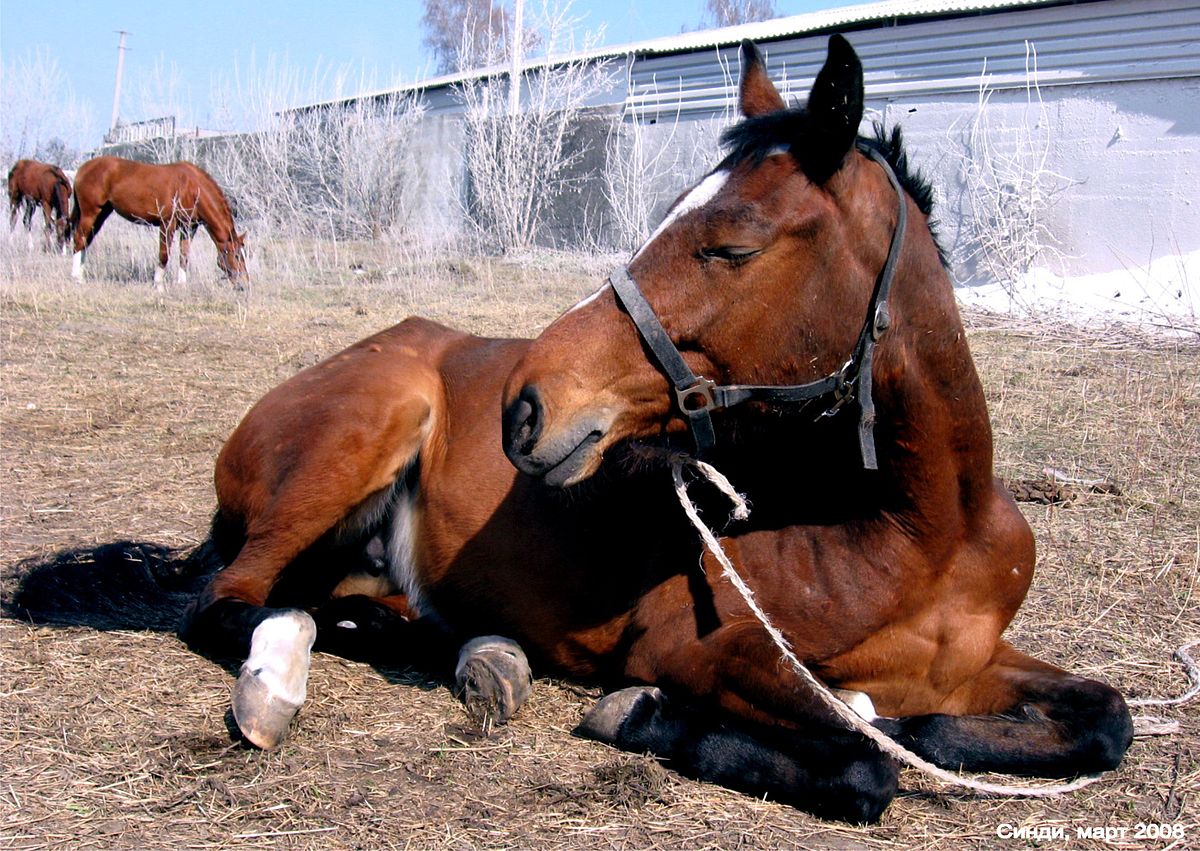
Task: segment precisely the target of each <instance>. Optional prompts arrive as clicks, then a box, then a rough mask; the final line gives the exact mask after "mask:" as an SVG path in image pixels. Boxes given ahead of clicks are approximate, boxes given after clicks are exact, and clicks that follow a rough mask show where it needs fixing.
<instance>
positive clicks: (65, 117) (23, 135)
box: [0, 49, 92, 167]
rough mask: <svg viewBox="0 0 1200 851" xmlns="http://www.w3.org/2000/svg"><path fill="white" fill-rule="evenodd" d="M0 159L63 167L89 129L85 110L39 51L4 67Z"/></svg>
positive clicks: (0, 95)
mask: <svg viewBox="0 0 1200 851" xmlns="http://www.w3.org/2000/svg"><path fill="white" fill-rule="evenodd" d="M0 89H2V91H0V103H3V104H4V106H3V109H0V157H2V158H3V161H4V162H12V161H13V160H17V159H20V158H21V157H33V158H35V159H40V160H47V161H49V162H53V163H55V164H56V165H60V166H63V167H69V166H71V165H72V164H73V160H75V159H76V158H77V156H78V151H77V150H76V149H75V147H74V146H75V145H78V144H81V143H82V142H83V140H84V139H85V138H86V136H87V135H88V133H89V131H90V130H91V126H92V120H91V119H92V116H91V112H90V110H89V109H88V108H87V106H85V105H84V104H82V103H80V102H79V101H78V100H76V98H75V95H74V93H73V92H72V91H71V86H70V83H69V82H68V81H67V75H66V74H65V73H64V72H63V71H62V69H60V68H59V67H58V62H56V61H55V60H54V59H53V58H52V57H51V56H50V54H49V53H48V52H47V51H46V50H45V49H38V50H34V51H29V52H27V53H26V54H24V55H22V56H16V57H13V58H12V59H9V60H8V61H6V62H5V63H4V70H3V79H2V81H0Z"/></svg>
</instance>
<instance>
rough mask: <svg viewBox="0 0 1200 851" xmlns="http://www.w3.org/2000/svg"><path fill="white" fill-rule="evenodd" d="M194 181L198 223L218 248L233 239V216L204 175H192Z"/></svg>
mask: <svg viewBox="0 0 1200 851" xmlns="http://www.w3.org/2000/svg"><path fill="white" fill-rule="evenodd" d="M194 178H195V181H196V192H197V201H196V211H197V213H198V214H199V219H200V222H201V223H202V224H203V225H204V228H205V230H207V231H208V235H209V236H210V237H211V238H212V241H213V242H214V243H215V244H216V245H217V247H218V248H221V247H224V245H225V244H226V243H228V242H229V241H230V240H231V239H232V238H233V214H232V213H231V212H230V210H229V204H228V203H227V202H226V201H225V196H224V195H223V194H222V193H221V190H220V189H218V188H217V186H216V185H215V184H213V183H212V181H211V180H210V179H208V178H207V176H206V175H203V174H196V175H194Z"/></svg>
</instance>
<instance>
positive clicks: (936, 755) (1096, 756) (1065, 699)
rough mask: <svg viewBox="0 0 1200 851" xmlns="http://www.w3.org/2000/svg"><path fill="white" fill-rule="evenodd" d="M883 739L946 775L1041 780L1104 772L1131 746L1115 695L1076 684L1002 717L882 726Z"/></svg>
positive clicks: (929, 718) (935, 718)
mask: <svg viewBox="0 0 1200 851" xmlns="http://www.w3.org/2000/svg"><path fill="white" fill-rule="evenodd" d="M885 723H886V724H887V725H888V727H887V732H889V733H890V734H891V735H892V736H893V737H895V738H896V739H897V741H899V742H900V743H901V744H903V745H905V746H906V747H908V748H909V749H911V750H912V751H914V752H916V753H918V754H920V755H921V756H923V757H925V758H926V759H928V760H929V761H930V762H933V763H934V764H936V765H940V766H942V767H944V768H951V769H958V768H962V769H965V770H968V771H995V772H1001V773H1005V774H1018V775H1025V776H1039V777H1071V776H1076V775H1080V774H1094V773H1096V772H1100V771H1110V770H1112V769H1114V768H1116V767H1117V765H1119V764H1120V762H1121V758H1122V757H1123V756H1124V754H1125V751H1126V750H1127V749H1128V748H1129V745H1130V743H1131V742H1132V740H1133V722H1132V719H1131V718H1130V715H1129V709H1128V707H1127V706H1126V705H1125V701H1124V699H1123V698H1122V697H1121V695H1120V694H1119V693H1117V692H1116V691H1115V690H1114V689H1112V688H1109V687H1108V686H1106V685H1104V684H1102V683H1098V682H1095V681H1092V680H1076V681H1075V682H1074V683H1073V684H1072V685H1071V687H1070V688H1064V689H1063V690H1062V691H1061V692H1059V693H1058V694H1056V695H1054V697H1053V700H1049V699H1047V697H1044V696H1043V697H1040V698H1039V699H1031V700H1029V701H1028V702H1025V703H1021V704H1019V705H1017V706H1015V707H1013V709H1011V710H1010V711H1009V712H1006V713H1004V714H1002V715H989V716H980V715H967V716H953V715H921V716H916V717H913V718H903V719H898V720H889V721H887V722H885Z"/></svg>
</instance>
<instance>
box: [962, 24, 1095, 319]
mask: <svg viewBox="0 0 1200 851" xmlns="http://www.w3.org/2000/svg"><path fill="white" fill-rule="evenodd" d="M993 93H994V90H993V89H992V87H991V84H990V82H989V78H988V76H987V66H986V63H985V65H984V70H983V73H982V74H981V75H980V81H979V100H978V105H977V106H976V110H975V115H974V117H973V118H972V120H971V123H970V125H969V126H968V127H967V128H966V131H965V133H964V134H963V139H962V152H961V153H960V154H959V158H960V173H961V179H962V182H963V186H964V188H965V191H966V200H967V204H966V210H967V220H966V222H965V228H966V231H967V237H966V239H965V241H963V243H962V244H961V247H960V248H959V249H958V250H957V251H956V256H955V258H954V259H955V261H956V263H957V264H959V265H960V266H968V267H971V266H974V267H977V268H982V269H983V270H984V271H985V272H986V273H987V274H988V275H989V276H990V277H991V278H992V279H994V280H995V281H997V282H998V283H1000V284H1001V285H1002V286H1004V287H1005V288H1006V290H1007V291H1008V292H1009V294H1010V295H1012V296H1014V297H1015V295H1016V292H1015V285H1016V282H1017V281H1018V280H1019V279H1020V277H1021V276H1022V275H1024V274H1025V273H1026V272H1028V271H1029V270H1030V269H1032V268H1033V267H1034V266H1035V264H1037V263H1039V262H1043V261H1047V260H1054V259H1057V258H1058V257H1059V256H1060V255H1059V252H1058V240H1057V239H1056V238H1055V235H1054V233H1053V231H1052V230H1051V228H1050V224H1049V221H1048V215H1047V214H1048V212H1049V211H1050V209H1051V208H1052V207H1053V206H1054V204H1055V202H1056V201H1057V200H1058V198H1059V197H1060V196H1061V195H1062V194H1063V193H1064V192H1065V191H1066V190H1067V189H1068V188H1070V186H1071V181H1070V180H1069V179H1068V178H1066V177H1063V176H1062V175H1060V174H1056V173H1055V172H1053V171H1052V170H1050V168H1048V167H1047V165H1046V163H1047V160H1048V159H1049V157H1050V152H1051V150H1052V145H1051V143H1052V140H1051V137H1050V127H1049V122H1048V120H1047V118H1048V117H1047V113H1046V108H1045V105H1044V103H1043V102H1042V95H1041V90H1040V88H1039V86H1038V81H1037V52H1036V50H1035V49H1034V46H1033V45H1031V44H1029V43H1028V42H1026V45H1025V98H1026V108H1025V111H1024V116H1023V120H1022V121H1021V123H1020V124H1019V125H1017V126H1016V127H1013V128H1008V129H1007V131H1006V132H1005V133H1003V136H1006V137H1007V139H1008V141H1007V143H1006V142H1005V141H1004V139H1003V138H1002V133H1001V130H1000V129H999V128H997V127H995V126H994V125H993V123H992V121H991V117H990V103H991V99H992V95H993Z"/></svg>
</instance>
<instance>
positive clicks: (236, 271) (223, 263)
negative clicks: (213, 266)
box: [217, 228, 247, 283]
mask: <svg viewBox="0 0 1200 851" xmlns="http://www.w3.org/2000/svg"><path fill="white" fill-rule="evenodd" d="M245 240H246V234H245V233H238V232H237V230H236V229H234V228H230V229H229V239H227V240H225V241H224V242H221V243H218V244H217V265H218V266H219V267H220V268H221V271H222V272H224V273H225V274H226V275H228V276H229V280H231V281H233V282H234V283H239V282H241V281H244V280H245V279H246V277H247V274H246V256H245V254H244V253H243V250H242V248H243V245H244V243H245Z"/></svg>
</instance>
